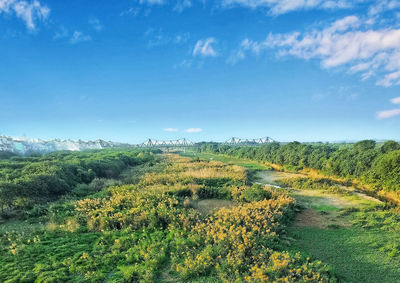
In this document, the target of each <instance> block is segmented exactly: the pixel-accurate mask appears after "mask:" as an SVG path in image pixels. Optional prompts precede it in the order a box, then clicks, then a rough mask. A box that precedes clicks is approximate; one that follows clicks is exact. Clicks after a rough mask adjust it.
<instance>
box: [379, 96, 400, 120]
mask: <svg viewBox="0 0 400 283" xmlns="http://www.w3.org/2000/svg"><path fill="white" fill-rule="evenodd" d="M390 102H391V103H393V104H400V96H399V97H395V98H392V99H390ZM398 115H400V108H397V109H392V110H384V111H379V112H377V113H376V116H377V117H378V119H387V118H392V117H395V116H398Z"/></svg>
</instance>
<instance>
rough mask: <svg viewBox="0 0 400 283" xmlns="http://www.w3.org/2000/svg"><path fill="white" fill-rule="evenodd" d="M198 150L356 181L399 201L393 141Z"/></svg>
mask: <svg viewBox="0 0 400 283" xmlns="http://www.w3.org/2000/svg"><path fill="white" fill-rule="evenodd" d="M200 150H201V151H205V152H212V153H221V154H226V155H230V156H235V157H239V158H248V159H253V160H258V161H262V162H270V163H274V164H278V165H280V166H282V167H283V168H285V169H289V170H295V171H297V170H301V169H303V168H313V169H317V170H320V171H321V172H322V173H325V174H328V175H335V176H339V177H342V178H347V179H358V180H361V181H362V182H363V183H365V184H367V185H370V186H371V187H372V188H373V189H375V190H377V191H382V192H394V193H393V198H397V197H398V200H399V201H400V144H399V143H397V142H395V141H387V142H385V143H383V144H376V142H375V141H372V140H364V141H360V142H358V143H355V144H323V143H319V144H305V143H299V142H291V143H288V144H284V145H281V144H279V143H276V142H274V143H271V144H266V145H262V146H234V147H230V146H226V145H223V146H219V145H218V144H215V143H202V144H200ZM396 194H397V195H396Z"/></svg>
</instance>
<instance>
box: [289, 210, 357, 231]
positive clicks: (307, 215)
mask: <svg viewBox="0 0 400 283" xmlns="http://www.w3.org/2000/svg"><path fill="white" fill-rule="evenodd" d="M293 226H294V227H297V228H303V227H315V228H320V229H327V228H334V227H335V228H339V227H351V223H350V222H349V221H348V220H346V219H345V218H343V217H341V216H340V214H339V213H338V212H336V211H332V212H323V211H317V210H315V209H312V208H308V209H305V210H303V211H302V212H300V213H298V214H297V216H296V219H295V221H294V223H293Z"/></svg>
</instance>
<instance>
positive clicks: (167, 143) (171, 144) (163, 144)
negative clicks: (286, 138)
mask: <svg viewBox="0 0 400 283" xmlns="http://www.w3.org/2000/svg"><path fill="white" fill-rule="evenodd" d="M272 142H274V140H273V139H272V138H270V137H265V138H257V139H241V138H236V137H233V138H230V139H229V140H227V141H225V142H220V143H218V144H222V145H228V146H246V145H247V146H253V145H263V144H267V143H272ZM199 145H200V143H195V142H192V141H190V140H187V139H185V138H184V139H178V140H152V139H148V140H146V141H145V142H142V143H140V144H137V145H136V146H137V147H144V148H187V147H198V146H199Z"/></svg>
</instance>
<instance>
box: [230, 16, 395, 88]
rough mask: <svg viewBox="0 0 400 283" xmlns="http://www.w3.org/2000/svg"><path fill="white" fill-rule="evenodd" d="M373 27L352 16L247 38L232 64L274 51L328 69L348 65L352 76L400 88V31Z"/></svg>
mask: <svg viewBox="0 0 400 283" xmlns="http://www.w3.org/2000/svg"><path fill="white" fill-rule="evenodd" d="M373 25H374V21H371V20H369V19H367V20H363V19H361V18H359V17H358V16H348V17H345V18H342V19H339V20H337V21H335V22H333V23H331V24H330V25H329V26H327V27H325V28H322V29H313V30H311V31H306V32H297V31H296V32H292V33H287V34H272V33H270V34H269V35H268V36H267V37H266V39H265V40H263V41H253V40H251V39H248V38H246V39H244V40H243V41H242V42H241V44H240V46H239V48H238V49H237V50H236V51H234V52H233V53H232V55H231V57H230V58H229V61H230V62H231V63H236V62H237V61H239V60H242V59H244V58H246V56H247V55H248V54H249V53H252V54H256V55H258V54H261V53H262V52H264V51H266V50H273V51H274V52H275V54H276V55H277V56H278V57H282V56H294V57H298V58H301V59H305V60H309V59H317V60H320V62H321V66H322V67H323V68H325V69H331V68H335V67H339V66H345V67H347V68H348V71H349V73H352V74H355V73H359V74H360V76H361V79H362V80H366V79H368V78H370V77H373V76H375V77H377V82H376V84H377V85H381V86H384V87H389V86H392V85H399V84H400V29H398V28H396V27H390V26H389V27H384V28H375V29H374V27H373Z"/></svg>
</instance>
